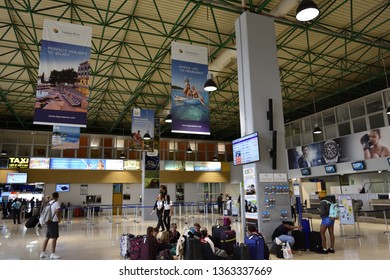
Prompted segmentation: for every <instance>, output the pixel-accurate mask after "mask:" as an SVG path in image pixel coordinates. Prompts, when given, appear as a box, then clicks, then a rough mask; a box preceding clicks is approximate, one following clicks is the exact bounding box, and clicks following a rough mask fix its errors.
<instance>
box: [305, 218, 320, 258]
mask: <svg viewBox="0 0 390 280" xmlns="http://www.w3.org/2000/svg"><path fill="white" fill-rule="evenodd" d="M308 220H309V221H310V226H311V231H310V232H309V250H310V251H312V252H318V251H320V250H322V239H321V234H320V232H319V231H315V230H313V229H314V227H313V219H312V218H311V217H309V218H308Z"/></svg>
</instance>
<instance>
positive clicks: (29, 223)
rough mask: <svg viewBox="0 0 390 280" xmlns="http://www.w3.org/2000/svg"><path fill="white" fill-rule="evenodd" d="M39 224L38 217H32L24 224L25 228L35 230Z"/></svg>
mask: <svg viewBox="0 0 390 280" xmlns="http://www.w3.org/2000/svg"><path fill="white" fill-rule="evenodd" d="M38 223H39V215H34V216H32V217H31V218H30V219H28V220H27V222H26V225H25V226H26V228H35V227H36V225H37V224H38Z"/></svg>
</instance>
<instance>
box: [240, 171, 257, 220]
mask: <svg viewBox="0 0 390 280" xmlns="http://www.w3.org/2000/svg"><path fill="white" fill-rule="evenodd" d="M243 174H244V188H245V189H244V191H245V218H247V219H256V220H257V199H256V176H255V168H254V167H249V168H243Z"/></svg>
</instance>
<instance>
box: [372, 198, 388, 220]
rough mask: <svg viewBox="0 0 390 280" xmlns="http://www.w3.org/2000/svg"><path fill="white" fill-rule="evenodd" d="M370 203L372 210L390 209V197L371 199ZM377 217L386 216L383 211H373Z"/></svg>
mask: <svg viewBox="0 0 390 280" xmlns="http://www.w3.org/2000/svg"><path fill="white" fill-rule="evenodd" d="M370 205H371V208H372V210H385V209H387V210H389V211H390V199H371V201H370ZM373 214H374V215H373V216H374V217H375V218H384V217H383V211H378V212H373ZM387 218H390V217H387Z"/></svg>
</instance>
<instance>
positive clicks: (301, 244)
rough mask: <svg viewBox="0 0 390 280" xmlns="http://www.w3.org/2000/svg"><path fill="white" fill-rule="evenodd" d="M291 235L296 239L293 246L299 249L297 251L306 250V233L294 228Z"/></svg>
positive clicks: (294, 248)
mask: <svg viewBox="0 0 390 280" xmlns="http://www.w3.org/2000/svg"><path fill="white" fill-rule="evenodd" d="M291 236H292V237H294V240H295V243H294V245H293V246H292V249H293V250H297V251H302V250H303V251H304V250H306V245H305V235H304V233H303V232H302V231H300V230H293V231H291Z"/></svg>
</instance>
